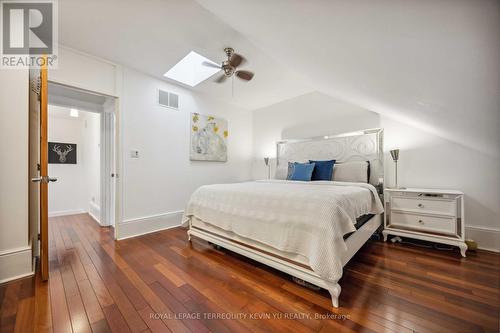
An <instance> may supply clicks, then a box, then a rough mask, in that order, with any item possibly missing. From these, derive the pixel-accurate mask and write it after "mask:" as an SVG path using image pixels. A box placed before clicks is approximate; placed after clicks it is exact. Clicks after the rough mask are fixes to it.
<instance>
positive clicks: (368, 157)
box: [276, 128, 384, 186]
mask: <svg viewBox="0 0 500 333" xmlns="http://www.w3.org/2000/svg"><path fill="white" fill-rule="evenodd" d="M383 137H384V130H383V129H381V128H375V129H367V130H362V131H356V132H352V133H345V134H338V135H329V136H321V137H315V138H310V139H300V140H285V141H278V142H277V144H276V148H277V152H276V163H277V167H278V168H280V166H283V165H288V162H294V161H307V160H336V161H337V163H343V162H349V161H369V162H370V184H372V185H374V186H377V185H382V184H383V179H384V154H383Z"/></svg>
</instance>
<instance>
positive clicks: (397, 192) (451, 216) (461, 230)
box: [382, 188, 467, 257]
mask: <svg viewBox="0 0 500 333" xmlns="http://www.w3.org/2000/svg"><path fill="white" fill-rule="evenodd" d="M384 204H385V214H384V230H383V231H382V234H383V235H384V241H387V236H388V235H395V236H401V237H409V238H415V239H421V240H426V241H431V242H436V243H442V244H448V245H454V246H458V247H459V248H460V253H461V254H462V256H463V257H465V251H466V250H467V245H466V244H465V221H464V194H463V193H462V192H460V191H455V190H437V189H422V188H406V189H386V190H385V191H384Z"/></svg>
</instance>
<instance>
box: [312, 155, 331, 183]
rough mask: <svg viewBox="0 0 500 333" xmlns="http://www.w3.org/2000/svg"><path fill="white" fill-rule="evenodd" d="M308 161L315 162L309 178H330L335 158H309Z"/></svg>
mask: <svg viewBox="0 0 500 333" xmlns="http://www.w3.org/2000/svg"><path fill="white" fill-rule="evenodd" d="M309 163H314V164H315V166H314V171H313V174H312V177H311V180H332V174H333V167H334V165H335V160H329V161H313V160H309Z"/></svg>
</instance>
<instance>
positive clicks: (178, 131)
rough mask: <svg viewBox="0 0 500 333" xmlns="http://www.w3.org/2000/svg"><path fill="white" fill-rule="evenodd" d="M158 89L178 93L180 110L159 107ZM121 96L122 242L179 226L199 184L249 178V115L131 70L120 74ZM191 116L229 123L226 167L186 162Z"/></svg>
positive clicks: (210, 163) (250, 126)
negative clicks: (133, 152)
mask: <svg viewBox="0 0 500 333" xmlns="http://www.w3.org/2000/svg"><path fill="white" fill-rule="evenodd" d="M160 88H161V89H163V90H167V91H171V92H174V93H176V94H179V105H180V107H179V110H174V109H169V108H165V107H162V106H159V105H158V104H157V98H158V96H157V94H158V89H160ZM222 88H223V87H222ZM121 96H122V97H121V99H122V100H121V106H122V107H121V110H120V117H121V129H120V131H121V133H122V138H123V151H122V152H123V170H122V177H121V180H122V181H123V183H122V185H123V205H122V206H123V221H124V223H123V224H122V225H121V226H119V227H118V230H119V234H120V236H119V237H120V238H121V237H127V236H130V235H133V234H137V233H141V232H145V231H148V230H152V229H155V228H162V227H165V226H169V225H177V224H179V223H180V214H181V211H182V210H184V208H185V205H186V203H187V201H188V199H189V196H190V195H191V193H192V192H193V191H194V190H195V189H196V188H197V187H199V186H201V185H204V184H212V183H227V182H237V181H244V180H248V179H250V178H251V167H250V165H251V156H252V114H251V112H250V111H247V110H242V109H239V108H237V107H234V106H229V105H228V104H224V103H219V102H215V101H213V100H211V99H210V98H208V97H205V96H200V95H197V94H196V93H193V92H192V91H190V90H187V89H183V88H180V87H179V86H176V85H172V84H168V83H166V82H163V81H160V80H157V79H155V78H152V77H149V76H146V75H143V74H141V73H139V72H136V71H134V70H131V69H124V71H123V92H122V94H121ZM192 112H198V113H201V114H211V115H215V116H219V117H223V118H225V119H227V121H228V127H229V138H228V161H227V162H226V163H218V162H196V161H190V160H189V140H190V139H189V133H190V130H189V128H190V116H191V113H192ZM131 150H138V151H139V156H140V157H139V158H138V159H135V158H131V157H130V152H131ZM138 224H142V226H141V227H138Z"/></svg>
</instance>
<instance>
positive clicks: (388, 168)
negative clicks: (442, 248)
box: [253, 93, 500, 251]
mask: <svg viewBox="0 0 500 333" xmlns="http://www.w3.org/2000/svg"><path fill="white" fill-rule="evenodd" d="M253 124H254V147H255V148H254V156H255V161H254V168H253V170H254V177H256V178H263V177H266V169H265V167H264V162H263V161H262V157H264V156H265V155H267V156H271V157H272V156H275V155H276V152H275V142H276V141H278V140H280V139H290V138H303V137H311V136H319V135H325V134H338V133H343V132H349V131H354V130H359V129H365V128H374V127H382V128H383V129H384V151H385V182H386V185H391V184H393V183H394V163H393V161H392V159H391V158H390V155H389V154H388V151H389V150H390V149H393V148H400V149H401V153H400V156H401V157H400V161H399V183H400V185H402V186H407V187H428V188H444V189H459V190H462V191H463V192H464V193H465V221H466V237H468V238H471V239H475V240H476V241H478V242H479V246H480V247H481V248H485V249H493V250H496V251H500V228H499V222H498V217H499V216H500V173H499V170H500V159H499V158H498V156H499V155H498V151H497V152H495V151H492V152H491V154H485V153H483V152H481V151H480V150H474V149H472V148H469V147H466V146H464V145H461V144H459V143H456V142H452V141H449V140H447V139H443V138H441V137H439V136H436V135H434V134H430V133H429V132H426V131H423V130H420V129H417V128H415V127H413V126H409V125H405V124H402V123H400V122H397V121H394V120H391V119H390V118H388V117H382V116H379V115H378V114H376V113H373V112H370V111H367V110H363V109H361V108H359V107H355V106H353V105H349V104H346V103H343V102H339V101H338V100H335V99H334V98H331V97H329V96H327V95H324V94H321V93H311V94H306V95H303V96H299V97H297V98H294V99H291V100H287V101H284V102H282V103H278V104H275V105H272V106H270V107H267V108H263V109H259V110H256V111H254V119H253ZM466 136H467V133H464V137H466ZM499 143H500V138H499V140H498V142H497V143H496V145H497V147H498V145H499Z"/></svg>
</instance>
